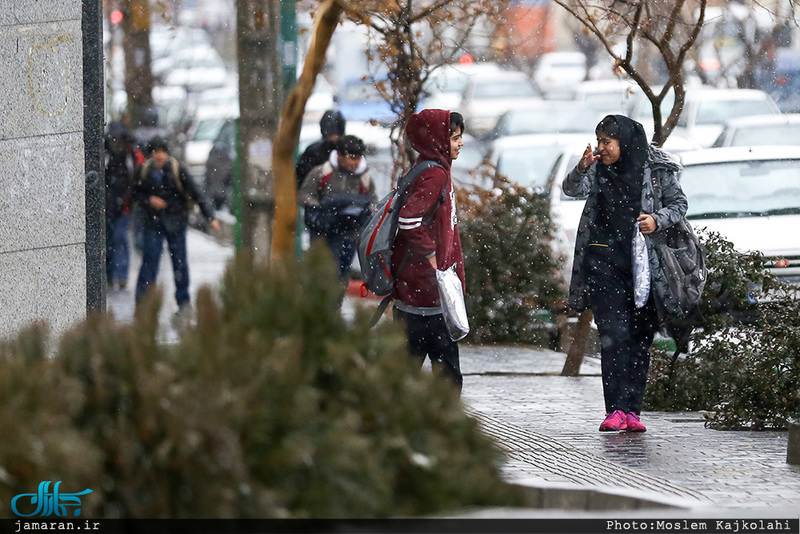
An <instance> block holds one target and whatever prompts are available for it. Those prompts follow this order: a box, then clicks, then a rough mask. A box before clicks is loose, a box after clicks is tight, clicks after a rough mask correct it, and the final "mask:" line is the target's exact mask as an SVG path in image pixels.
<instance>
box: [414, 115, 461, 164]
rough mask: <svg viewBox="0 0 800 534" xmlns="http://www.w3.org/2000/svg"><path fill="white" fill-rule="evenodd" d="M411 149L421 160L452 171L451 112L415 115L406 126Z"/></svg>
mask: <svg viewBox="0 0 800 534" xmlns="http://www.w3.org/2000/svg"><path fill="white" fill-rule="evenodd" d="M406 135H407V136H408V141H409V143H411V147H412V148H413V149H414V150H416V151H417V152H419V159H421V160H423V159H427V160H432V161H435V162H437V163H439V164H441V165H442V166H443V167H444V168H445V169H447V170H448V172H449V170H450V162H451V161H452V158H451V157H450V112H449V111H447V110H444V109H425V110H422V111H420V112H419V113H414V114H413V115H411V118H410V119H408V124H406Z"/></svg>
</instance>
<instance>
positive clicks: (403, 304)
mask: <svg viewBox="0 0 800 534" xmlns="http://www.w3.org/2000/svg"><path fill="white" fill-rule="evenodd" d="M406 134H407V136H408V140H409V141H410V143H411V146H412V147H413V148H414V150H416V151H417V152H419V157H418V158H417V162H419V161H422V160H432V161H435V162H436V163H438V164H439V165H441V167H431V168H430V169H427V170H425V171H424V172H423V173H422V174H420V175H419V176H418V177H417V178H416V179H415V180H414V182H413V183H412V184H411V185H410V186H409V188H408V192H407V196H406V201H405V203H404V204H403V207H402V208H401V209H400V229H399V231H398V233H397V237H396V238H395V240H394V245H393V247H392V271H393V272H394V273H395V276H396V283H395V288H394V291H393V296H394V297H395V298H396V299H397V300H398V301H400V302H399V303H397V304H396V305H397V307H398V308H399V309H401V310H403V311H407V312H410V313H415V312H416V313H423V314H424V313H425V312H428V313H437V310H435V308H438V307H439V306H440V302H439V290H438V288H437V285H436V274H435V272H434V269H433V267H432V266H431V264H430V262H429V260H428V258H429V257H431V256H433V255H434V254H435V255H436V262H437V266H438V268H439V269H441V270H445V269H447V268H449V267H450V266H452V265H455V266H456V271H457V272H458V276H459V278H461V284H462V287H463V286H464V256H463V253H462V251H461V237H460V236H459V234H458V218H457V216H456V202H455V194H454V191H453V182H452V180H451V179H450V163H451V158H450V112H449V111H446V110H441V109H426V110H424V111H421V112H419V113H415V114H414V115H412V116H411V118H410V119H409V121H408V124H407V125H406ZM416 308H423V309H416ZM426 308H427V309H426ZM439 311H440V310H439Z"/></svg>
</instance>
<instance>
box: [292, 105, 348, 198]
mask: <svg viewBox="0 0 800 534" xmlns="http://www.w3.org/2000/svg"><path fill="white" fill-rule="evenodd" d="M345 125H346V122H345V120H344V117H342V114H341V113H339V112H338V111H336V110H335V109H329V110H328V111H326V112H325V113H324V114H323V115H322V118H321V119H320V120H319V129H320V131H321V132H322V139H321V140H319V141H316V142H314V143H311V144H310V145H308V148H306V149H305V151H303V154H302V155H301V156H300V159H298V160H297V165H296V166H295V173H296V175H297V188H298V189H300V187H301V186H302V185H303V181H304V180H305V179H306V176H308V173H309V172H311V169H313V168H314V167H317V166H319V165H322V164H323V163H325V162H326V161H328V158H329V157H330V155H331V152H333V151H334V150H336V145H337V143H338V142H339V139H341V137H342V136H343V135H344V129H345Z"/></svg>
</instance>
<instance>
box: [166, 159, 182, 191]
mask: <svg viewBox="0 0 800 534" xmlns="http://www.w3.org/2000/svg"><path fill="white" fill-rule="evenodd" d="M169 162H170V165H171V166H172V179H173V180H175V187H176V188H177V189H178V192H180V193H181V194H182V195H183V196H186V191H185V190H184V187H183V182H182V181H181V165H180V163H179V162H178V160H177V159H176V158H173V157H172V156H170V157H169Z"/></svg>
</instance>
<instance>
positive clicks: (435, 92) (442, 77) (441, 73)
mask: <svg viewBox="0 0 800 534" xmlns="http://www.w3.org/2000/svg"><path fill="white" fill-rule="evenodd" d="M501 70H502V69H501V68H500V66H499V65H497V64H496V63H468V64H463V65H462V64H460V63H457V64H453V65H443V66H441V67H439V68H438V69H436V70H434V71H433V72H432V73H431V75H430V77H429V78H428V80H427V82H426V83H425V87H424V89H423V91H424V95H423V100H422V106H421V108H422V109H458V106H460V105H461V97H462V95H463V94H464V89H466V87H467V82H468V81H469V79H470V78H471V77H473V76H477V75H480V74H486V73H489V74H491V73H494V72H500V71H501Z"/></svg>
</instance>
